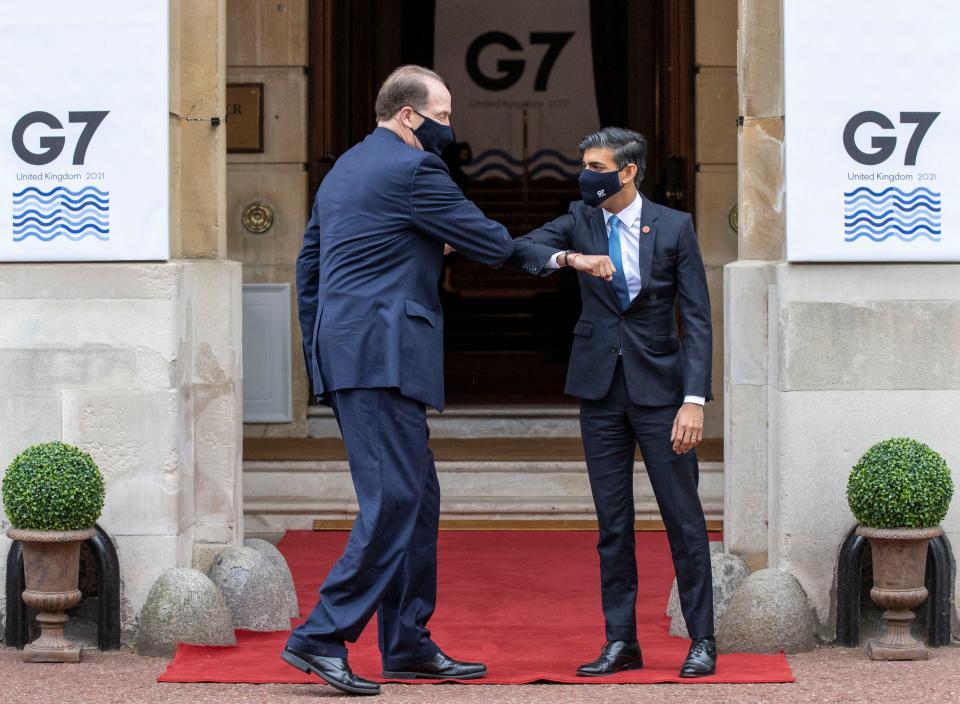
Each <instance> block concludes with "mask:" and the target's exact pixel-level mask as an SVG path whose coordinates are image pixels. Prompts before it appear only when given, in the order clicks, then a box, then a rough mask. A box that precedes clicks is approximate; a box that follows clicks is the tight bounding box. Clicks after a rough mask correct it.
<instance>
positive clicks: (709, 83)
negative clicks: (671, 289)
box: [694, 0, 737, 437]
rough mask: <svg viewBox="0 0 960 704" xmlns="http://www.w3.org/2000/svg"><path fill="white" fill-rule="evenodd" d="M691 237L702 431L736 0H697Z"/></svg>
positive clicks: (719, 337)
mask: <svg viewBox="0 0 960 704" xmlns="http://www.w3.org/2000/svg"><path fill="white" fill-rule="evenodd" d="M694 25H695V27H694V31H695V42H694V58H695V61H696V64H697V76H696V87H695V90H696V158H697V176H696V203H695V204H694V208H695V216H696V226H697V237H698V240H699V242H700V248H701V250H702V252H703V258H704V264H705V265H706V269H707V285H708V287H709V290H710V302H711V307H712V309H713V310H712V317H713V335H714V337H713V379H714V384H713V393H714V397H715V398H714V401H713V402H712V403H708V404H707V406H706V408H705V410H704V435H705V436H707V437H719V436H721V435H722V434H723V408H724V401H723V397H724V388H723V365H724V358H723V336H724V325H723V267H724V265H725V264H728V263H729V262H731V261H735V260H736V258H737V233H736V231H735V230H734V229H733V227H732V226H731V224H730V211H731V210H732V209H733V208H734V206H736V204H737V126H736V120H737V68H736V65H737V0H697V2H696V4H695V6H694Z"/></svg>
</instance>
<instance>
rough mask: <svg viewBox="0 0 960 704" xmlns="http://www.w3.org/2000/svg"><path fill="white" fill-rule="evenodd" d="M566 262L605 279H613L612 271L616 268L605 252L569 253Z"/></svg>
mask: <svg viewBox="0 0 960 704" xmlns="http://www.w3.org/2000/svg"><path fill="white" fill-rule="evenodd" d="M567 264H568V265H569V266H572V267H573V268H574V269H576V270H577V271H582V272H584V273H586V274H590V275H591V276H596V277H598V278H601V279H604V280H605V281H613V272H615V271H616V270H617V269H616V267H614V266H613V262H612V261H610V257H608V256H607V255H606V254H576V253H574V254H570V255H568V256H567Z"/></svg>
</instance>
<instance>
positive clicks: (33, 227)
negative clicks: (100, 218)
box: [13, 222, 110, 235]
mask: <svg viewBox="0 0 960 704" xmlns="http://www.w3.org/2000/svg"><path fill="white" fill-rule="evenodd" d="M28 230H37V231H39V232H44V233H50V232H57V231H59V230H63V231H64V232H72V233H73V234H77V233H79V232H83V231H84V230H96V231H97V232H101V233H103V234H104V235H108V234H110V228H103V227H100V226H99V225H94V224H93V223H92V222H88V223H87V224H86V225H81V226H80V227H68V226H66V225H57V226H56V227H42V226H39V225H24V226H23V227H14V228H13V234H15V235H21V234H23V233H24V232H27V231H28Z"/></svg>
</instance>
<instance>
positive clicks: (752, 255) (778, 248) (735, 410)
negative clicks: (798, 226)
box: [724, 0, 785, 567]
mask: <svg viewBox="0 0 960 704" xmlns="http://www.w3.org/2000/svg"><path fill="white" fill-rule="evenodd" d="M738 14H739V41H738V47H737V53H738V56H737V70H738V92H739V113H740V123H741V124H740V135H739V155H738V164H739V169H738V181H739V183H738V190H739V197H738V214H739V218H738V220H739V223H738V225H739V229H738V247H737V249H738V258H739V261H737V262H736V263H734V264H730V265H728V266H727V267H726V268H725V271H724V313H725V323H724V361H725V365H724V369H725V373H724V388H725V390H726V398H725V404H724V405H725V414H724V445H725V448H724V478H725V483H724V497H725V498H724V536H725V541H726V547H727V549H728V550H731V551H733V552H736V553H738V554H740V555H742V556H743V557H744V558H745V559H746V560H747V561H748V562H749V563H750V564H751V566H753V567H759V566H764V565H765V564H766V562H767V550H768V545H767V539H768V531H767V523H768V520H769V514H768V489H769V487H768V483H767V473H768V463H769V459H770V455H771V452H772V449H771V444H770V442H769V437H768V419H769V417H770V413H771V408H770V405H769V396H770V393H771V386H770V384H771V375H775V373H776V369H775V368H771V367H770V365H769V364H768V345H767V337H768V316H767V308H768V292H769V287H770V283H771V277H772V267H773V263H774V262H776V261H778V260H779V259H781V258H782V256H783V251H784V241H785V227H784V208H783V197H784V175H783V45H782V40H781V36H782V31H781V24H782V20H781V2H780V0H740V2H739V13H738Z"/></svg>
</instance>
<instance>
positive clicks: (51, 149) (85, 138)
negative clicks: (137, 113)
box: [12, 110, 110, 166]
mask: <svg viewBox="0 0 960 704" xmlns="http://www.w3.org/2000/svg"><path fill="white" fill-rule="evenodd" d="M109 112H110V111H109V110H92V111H89V112H71V113H69V114H68V115H67V119H68V121H69V122H82V123H84V124H85V125H86V126H85V127H84V128H83V132H81V133H80V137H79V139H77V146H76V148H74V150H73V163H74V165H80V164H83V160H84V157H86V155H87V147H88V146H90V140H91V139H93V134H94V132H96V131H97V128H98V127H100V123H101V122H103V118H105V117H106V116H107V115H108V114H109ZM38 124H39V125H46V126H47V127H49V128H50V129H53V130H62V129H63V124H62V123H61V122H60V120H58V119H57V118H56V117H54V116H53V115H51V114H50V113H48V112H43V111H41V110H38V111H36V112H28V113H27V114H26V115H24V116H23V117H21V118H20V119H19V120H17V124H16V125H14V126H13V135H12V136H13V150H14V151H15V152H16V153H17V156H18V157H20V158H21V159H23V160H24V161H25V162H27V163H28V164H32V165H34V166H42V165H44V164H49V163H50V162H51V161H54V160H55V159H56V158H57V157H58V156H60V153H61V152H62V151H63V147H64V145H65V144H66V142H67V140H66V138H65V137H51V136H49V135H47V136H44V137H41V138H40V147H41V148H42V149H43V151H41V152H32V151H30V150H29V149H27V145H26V144H24V141H23V137H24V135H25V134H26V131H27V129H28V128H29V127H31V126H32V125H38Z"/></svg>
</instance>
